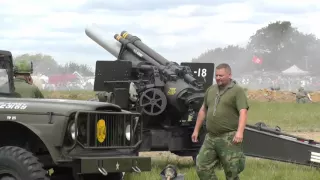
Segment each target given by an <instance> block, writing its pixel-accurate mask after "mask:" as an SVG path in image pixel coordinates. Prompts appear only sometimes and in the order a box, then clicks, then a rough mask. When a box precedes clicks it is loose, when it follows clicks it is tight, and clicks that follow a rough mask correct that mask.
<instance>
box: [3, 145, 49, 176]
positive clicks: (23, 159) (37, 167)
mask: <svg viewBox="0 0 320 180" xmlns="http://www.w3.org/2000/svg"><path fill="white" fill-rule="evenodd" d="M40 179H41V180H49V179H50V178H49V177H48V175H47V171H46V170H44V169H43V165H42V164H41V163H40V162H39V161H38V159H37V158H36V157H35V156H33V155H32V153H30V152H28V151H27V150H25V149H22V148H20V147H14V146H4V147H1V148H0V180H40Z"/></svg>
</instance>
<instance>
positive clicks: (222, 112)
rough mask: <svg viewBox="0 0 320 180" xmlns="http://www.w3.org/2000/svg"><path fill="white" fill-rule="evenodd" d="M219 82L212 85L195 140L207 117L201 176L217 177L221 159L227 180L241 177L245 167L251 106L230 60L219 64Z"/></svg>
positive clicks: (199, 158) (199, 164) (211, 179)
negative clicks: (245, 134) (235, 77)
mask: <svg viewBox="0 0 320 180" xmlns="http://www.w3.org/2000/svg"><path fill="white" fill-rule="evenodd" d="M216 82H217V84H215V85H212V86H210V87H209V88H208V89H207V91H206V93H205V97H204V102H203V105H202V107H201V109H200V111H199V113H198V117H197V122H196V126H195V129H194V132H193V134H192V141H193V142H198V134H199V130H200V127H201V126H202V124H203V121H204V119H206V128H207V134H206V136H205V140H204V142H203V144H202V147H201V148H200V151H199V154H198V156H197V159H196V166H197V173H198V176H199V178H200V180H216V179H217V177H216V175H215V172H214V167H215V166H216V165H217V164H218V163H220V164H221V166H222V167H223V169H224V172H225V176H226V179H227V180H238V179H239V174H240V173H241V172H242V171H243V170H244V166H245V155H244V153H243V133H244V129H245V126H246V121H247V111H248V109H249V105H248V101H247V96H246V93H245V91H244V89H243V88H242V87H240V86H239V85H238V84H237V83H236V82H235V81H234V80H232V78H231V68H230V66H229V65H228V64H220V65H218V66H217V67H216Z"/></svg>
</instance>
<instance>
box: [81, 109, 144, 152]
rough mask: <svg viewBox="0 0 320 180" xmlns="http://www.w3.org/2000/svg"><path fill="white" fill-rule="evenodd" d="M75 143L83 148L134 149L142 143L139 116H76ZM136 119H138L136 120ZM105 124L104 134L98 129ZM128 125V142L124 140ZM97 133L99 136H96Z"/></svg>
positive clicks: (82, 113)
mask: <svg viewBox="0 0 320 180" xmlns="http://www.w3.org/2000/svg"><path fill="white" fill-rule="evenodd" d="M75 117H76V124H77V128H78V137H77V141H78V143H79V144H80V145H82V146H83V148H91V149H119V148H136V147H137V146H138V145H139V144H140V143H141V142H142V141H141V140H142V125H141V119H140V116H139V114H134V113H124V112H97V111H94V112H89V111H86V112H84V111H81V112H77V114H76V116H75ZM137 118H138V119H137ZM99 120H100V121H101V122H100V123H102V124H105V129H106V130H105V132H106V134H105V135H103V134H101V130H102V131H103V128H102V129H101V124H100V128H99V127H98V123H99ZM127 125H130V127H131V128H130V132H131V133H130V140H127V138H126V134H125V131H126V127H127ZM97 133H99V134H97Z"/></svg>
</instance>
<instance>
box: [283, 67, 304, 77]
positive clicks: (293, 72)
mask: <svg viewBox="0 0 320 180" xmlns="http://www.w3.org/2000/svg"><path fill="white" fill-rule="evenodd" d="M282 74H284V75H306V74H309V72H308V71H304V70H302V69H300V68H298V67H297V66H296V65H293V66H291V67H289V68H288V69H286V70H284V71H282Z"/></svg>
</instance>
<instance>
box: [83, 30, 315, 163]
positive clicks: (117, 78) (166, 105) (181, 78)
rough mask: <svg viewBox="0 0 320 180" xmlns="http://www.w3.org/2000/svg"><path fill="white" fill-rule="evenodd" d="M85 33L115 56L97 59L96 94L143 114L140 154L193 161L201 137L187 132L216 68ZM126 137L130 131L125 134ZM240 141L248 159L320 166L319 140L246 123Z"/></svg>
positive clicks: (129, 40)
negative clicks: (195, 138)
mask: <svg viewBox="0 0 320 180" xmlns="http://www.w3.org/2000/svg"><path fill="white" fill-rule="evenodd" d="M86 34H87V35H88V36H89V37H90V38H91V39H92V40H94V41H95V42H96V43H97V44H99V45H100V46H102V47H103V48H104V49H106V50H107V51H108V52H109V53H110V54H112V55H113V56H115V57H116V58H117V59H116V61H97V63H96V72H95V84H94V90H95V91H107V93H105V94H106V95H107V96H108V98H102V100H103V99H109V100H110V101H111V100H112V102H113V103H115V104H117V105H119V106H121V107H122V108H124V109H126V110H129V111H138V112H141V114H142V119H143V133H142V136H143V138H142V139H143V141H142V144H141V146H140V147H139V151H170V152H172V153H174V154H176V155H180V156H193V157H195V156H196V154H197V152H198V149H199V147H200V145H201V144H202V142H203V138H204V137H203V135H204V134H205V133H201V132H200V139H199V143H193V142H192V141H191V134H192V132H193V130H194V124H195V120H196V114H197V112H198V110H199V108H200V106H201V104H202V101H203V96H204V93H205V91H206V89H207V88H208V87H209V86H211V85H212V83H213V74H214V64H213V63H181V64H180V65H178V64H177V63H175V62H170V61H168V60H167V59H165V58H164V57H162V56H161V55H159V54H158V53H156V52H155V51H154V50H152V49H151V48H149V47H148V46H147V45H145V44H144V43H142V41H141V40H140V39H139V38H138V37H136V36H133V35H131V34H129V33H128V32H125V31H123V32H122V33H120V35H118V34H116V35H114V38H115V39H112V40H111V38H105V37H104V35H103V33H101V31H99V30H98V28H95V27H94V26H91V27H88V28H87V29H86ZM203 80H205V81H203ZM130 94H131V95H130ZM135 128H136V127H134V128H131V129H133V130H134V129H135ZM203 130H205V128H203ZM130 134H131V131H128V133H127V136H128V137H131V135H130ZM244 139H245V141H244V153H245V154H246V155H247V156H252V157H260V158H264V159H271V160H276V161H284V162H291V163H296V164H304V165H308V166H310V165H311V166H316V167H320V161H319V157H320V143H319V142H316V141H314V140H308V139H304V138H301V137H297V136H292V135H288V134H285V133H283V132H281V128H279V127H276V128H275V129H274V130H273V129H272V128H267V126H266V125H263V124H260V125H259V124H258V125H256V126H252V125H247V126H246V128H245V132H244ZM271 146H272V147H274V148H271V149H270V147H271Z"/></svg>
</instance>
